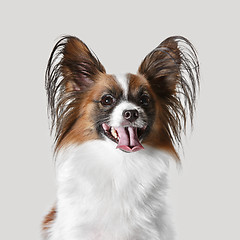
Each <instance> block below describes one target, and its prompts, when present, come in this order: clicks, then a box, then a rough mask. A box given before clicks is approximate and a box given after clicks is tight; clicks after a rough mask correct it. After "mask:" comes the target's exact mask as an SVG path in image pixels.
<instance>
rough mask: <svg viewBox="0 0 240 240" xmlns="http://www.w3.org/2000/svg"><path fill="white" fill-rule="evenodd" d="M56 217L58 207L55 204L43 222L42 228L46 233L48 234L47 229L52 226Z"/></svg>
mask: <svg viewBox="0 0 240 240" xmlns="http://www.w3.org/2000/svg"><path fill="white" fill-rule="evenodd" d="M55 218H56V207H55V206H54V207H53V208H52V209H51V211H50V212H49V213H48V214H47V215H46V217H45V218H44V220H43V223H42V230H43V232H44V233H45V234H47V231H48V230H49V228H50V227H51V224H52V223H53V221H54V219H55Z"/></svg>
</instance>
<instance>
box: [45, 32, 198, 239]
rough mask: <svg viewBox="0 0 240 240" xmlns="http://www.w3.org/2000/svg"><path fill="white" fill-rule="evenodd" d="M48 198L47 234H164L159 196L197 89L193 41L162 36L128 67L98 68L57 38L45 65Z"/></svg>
mask: <svg viewBox="0 0 240 240" xmlns="http://www.w3.org/2000/svg"><path fill="white" fill-rule="evenodd" d="M46 90H47V96H48V103H49V105H48V106H49V113H50V116H51V119H52V125H51V126H52V127H51V131H52V132H54V136H55V158H56V159H55V160H56V162H55V164H56V169H57V171H56V178H57V200H56V204H55V205H54V207H53V208H52V210H51V211H50V212H49V213H48V215H47V216H46V217H45V219H44V221H43V238H44V239H48V240H173V239H174V235H175V234H174V228H173V226H172V224H171V219H170V217H169V214H168V208H167V203H166V200H165V196H166V191H167V173H168V164H169V160H170V159H175V160H176V161H177V162H180V157H179V150H178V149H179V146H181V139H182V134H183V133H184V132H185V130H186V123H187V122H190V124H192V120H193V114H194V111H195V105H196V96H197V94H198V90H199V63H198V57H197V53H196V50H195V48H194V47H193V45H192V44H191V43H190V41H189V40H187V39H186V38H184V37H181V36H173V37H169V38H167V39H166V40H164V41H163V42H162V43H161V44H160V45H159V46H157V47H156V48H155V49H154V50H153V51H151V52H150V53H149V54H148V55H147V56H146V57H145V58H144V60H143V61H142V63H141V64H140V67H139V69H138V72H137V74H131V73H127V74H116V75H113V74H107V73H106V70H105V68H104V67H103V65H102V64H101V62H100V61H99V59H98V58H97V57H96V56H95V54H94V53H93V52H92V51H91V50H90V49H89V48H88V47H87V45H86V44H85V43H84V42H82V41H81V40H80V39H78V38H77V37H74V36H64V37H62V38H61V39H60V40H59V41H58V42H57V43H56V45H55V47H54V48H53V51H52V53H51V55H50V59H49V61H48V65H47V70H46Z"/></svg>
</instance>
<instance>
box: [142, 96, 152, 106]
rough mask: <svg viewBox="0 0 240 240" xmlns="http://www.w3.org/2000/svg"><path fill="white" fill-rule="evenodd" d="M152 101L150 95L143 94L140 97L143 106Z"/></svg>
mask: <svg viewBox="0 0 240 240" xmlns="http://www.w3.org/2000/svg"><path fill="white" fill-rule="evenodd" d="M149 102H150V97H149V96H148V95H145V94H144V95H142V96H141V97H140V104H141V105H143V106H148V105H149Z"/></svg>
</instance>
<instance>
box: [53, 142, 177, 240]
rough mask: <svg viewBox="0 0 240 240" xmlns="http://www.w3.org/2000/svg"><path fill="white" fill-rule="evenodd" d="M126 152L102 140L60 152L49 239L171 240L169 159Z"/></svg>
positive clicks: (160, 154)
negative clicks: (166, 194)
mask: <svg viewBox="0 0 240 240" xmlns="http://www.w3.org/2000/svg"><path fill="white" fill-rule="evenodd" d="M144 147H145V149H144V150H141V151H138V152H135V153H124V152H122V151H121V150H118V149H116V144H115V143H113V142H111V141H110V140H109V141H105V140H95V141H91V142H86V143H84V144H82V145H80V146H71V147H69V148H68V149H65V150H61V152H60V153H59V154H58V156H57V159H56V164H57V183H58V191H57V217H56V219H55V221H54V223H53V225H52V227H51V228H50V230H49V233H50V235H49V236H50V237H49V239H50V240H173V239H174V237H173V231H172V229H171V224H170V222H169V220H168V215H167V207H166V204H165V191H166V187H167V170H168V158H169V157H168V155H166V154H165V153H164V152H161V151H159V150H157V149H153V148H150V147H148V146H144Z"/></svg>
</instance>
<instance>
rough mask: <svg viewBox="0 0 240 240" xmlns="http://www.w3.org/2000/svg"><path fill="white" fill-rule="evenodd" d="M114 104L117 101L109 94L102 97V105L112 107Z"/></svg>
mask: <svg viewBox="0 0 240 240" xmlns="http://www.w3.org/2000/svg"><path fill="white" fill-rule="evenodd" d="M114 102H115V99H114V97H113V96H111V95H109V94H107V95H104V96H102V99H101V104H102V105H103V106H110V105H112V104H113V103H114Z"/></svg>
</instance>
